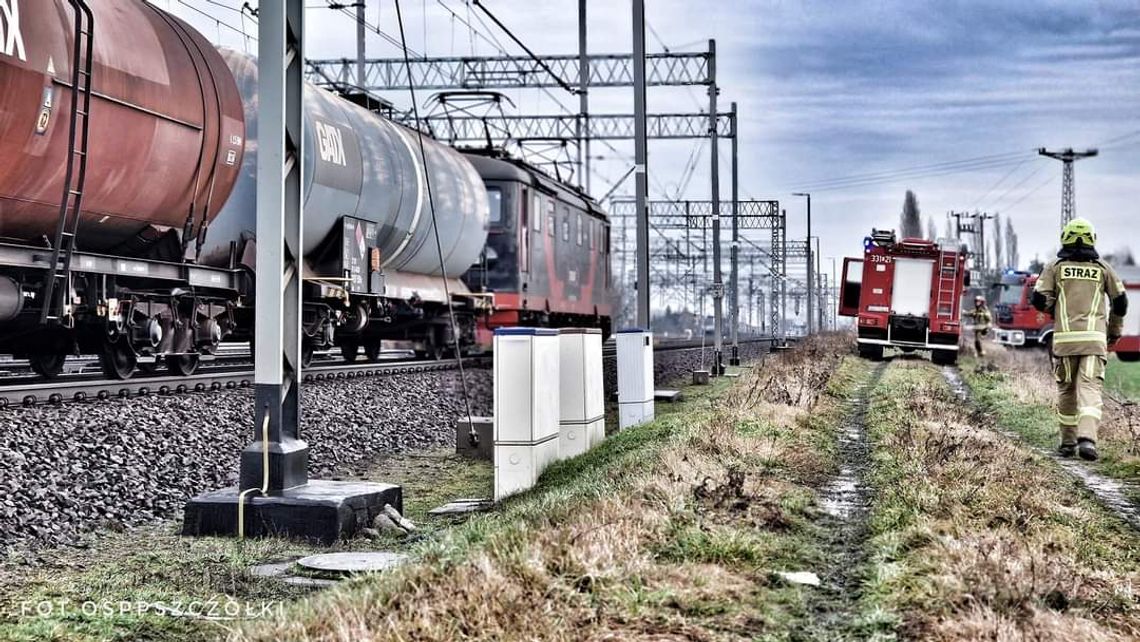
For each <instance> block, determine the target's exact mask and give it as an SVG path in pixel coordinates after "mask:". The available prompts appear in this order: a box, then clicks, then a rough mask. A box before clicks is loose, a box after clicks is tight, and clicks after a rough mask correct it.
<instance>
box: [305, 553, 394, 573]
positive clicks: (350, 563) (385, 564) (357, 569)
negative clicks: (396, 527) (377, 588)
mask: <svg viewBox="0 0 1140 642" xmlns="http://www.w3.org/2000/svg"><path fill="white" fill-rule="evenodd" d="M407 558H408V556H407V555H403V554H400V553H388V552H383V551H380V552H363V553H325V554H322V555H310V556H309V557H304V558H301V559H299V560H297V564H298V565H300V566H301V567H303V568H307V569H309V570H311V571H321V572H324V573H342V574H345V575H347V574H351V573H371V572H375V571H383V570H386V569H389V568H393V567H395V566H399V565H400V564H403V563H404V561H405V560H407Z"/></svg>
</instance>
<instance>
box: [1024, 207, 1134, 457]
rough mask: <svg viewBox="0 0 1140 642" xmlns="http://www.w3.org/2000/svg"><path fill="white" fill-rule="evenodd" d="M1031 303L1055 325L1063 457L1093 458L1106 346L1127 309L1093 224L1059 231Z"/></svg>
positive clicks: (1070, 224)
mask: <svg viewBox="0 0 1140 642" xmlns="http://www.w3.org/2000/svg"><path fill="white" fill-rule="evenodd" d="M1033 307H1035V308H1037V309H1038V310H1039V311H1041V312H1049V313H1051V314H1052V315H1053V318H1054V320H1055V325H1054V330H1053V356H1054V359H1053V375H1054V377H1055V378H1056V380H1057V415H1058V421H1059V423H1060V424H1061V446H1060V448H1059V452H1060V453H1061V455H1062V456H1064V457H1072V456H1073V455H1074V454H1079V455H1080V457H1081V459H1086V460H1088V461H1095V460H1096V458H1097V452H1096V438H1097V427H1098V425H1099V424H1100V420H1101V407H1102V401H1101V389H1102V387H1103V385H1104V369H1105V366H1106V364H1107V363H1108V350H1109V348H1110V347H1112V345H1113V344H1114V343H1116V341H1117V340H1118V339H1120V335H1121V332H1122V330H1123V325H1124V315H1125V313H1126V312H1127V311H1128V297H1127V295H1126V294H1125V290H1124V283H1122V282H1121V280H1120V277H1119V276H1117V275H1116V271H1115V270H1113V269H1112V267H1111V266H1110V265H1108V264H1107V263H1105V262H1104V261H1102V260H1100V255H1099V254H1097V251H1096V231H1095V230H1094V229H1093V226H1092V223H1089V222H1088V221H1086V220H1085V219H1083V218H1075V219H1073V220H1071V221H1069V222H1068V223H1066V224H1065V227H1064V229H1063V230H1062V231H1061V251H1060V252H1058V253H1057V259H1056V260H1055V261H1053V262H1051V263H1050V264H1049V265H1047V266H1046V267H1045V269H1044V270H1043V271H1042V272H1041V277H1040V278H1039V279H1037V286H1036V288H1034V291H1033Z"/></svg>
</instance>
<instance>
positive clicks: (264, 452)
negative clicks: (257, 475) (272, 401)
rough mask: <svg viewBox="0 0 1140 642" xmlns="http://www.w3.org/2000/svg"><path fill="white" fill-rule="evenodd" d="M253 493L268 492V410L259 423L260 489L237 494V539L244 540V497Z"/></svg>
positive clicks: (246, 490)
mask: <svg viewBox="0 0 1140 642" xmlns="http://www.w3.org/2000/svg"><path fill="white" fill-rule="evenodd" d="M254 491H258V492H260V493H261V494H262V495H264V494H266V493H268V492H269V409H268V408H266V409H265V420H264V421H262V422H261V488H247V489H245V490H243V491H241V493H239V494H238V539H245V496H246V495H248V494H249V493H252V492H254Z"/></svg>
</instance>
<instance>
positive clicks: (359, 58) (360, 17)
mask: <svg viewBox="0 0 1140 642" xmlns="http://www.w3.org/2000/svg"><path fill="white" fill-rule="evenodd" d="M365 4H366V3H365V2H364V0H360V1H359V2H357V3H356V84H357V85H359V86H360V90H361V91H364V87H366V86H367V85H368V83H367V79H366V78H365V77H364V58H365V53H366V52H365V49H364V24H365V22H364V10H365V9H366V8H367V7H365Z"/></svg>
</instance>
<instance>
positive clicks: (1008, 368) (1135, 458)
mask: <svg viewBox="0 0 1140 642" xmlns="http://www.w3.org/2000/svg"><path fill="white" fill-rule="evenodd" d="M988 363H989V367H986V368H979V367H978V364H977V362H975V361H973V360H967V361H966V362H965V363H964V364H963V368H962V372H963V376H964V378H965V380H966V382H967V383H968V384H969V386H970V388H971V390H972V391H973V394H974V397H975V399H976V400H977V401H978V402H979V403H981V404H982V406H983V407H984V408H985V409H987V410H988V411H990V412H992V413H994V415H995V416H996V418H997V421H998V423H1000V424H1001V425H1002V426H1003V427H1005V428H1007V429H1009V430H1013V431H1015V432H1017V433H1018V434H1019V435H1021V436H1022V437H1023V438H1024V439H1026V440H1027V441H1028V442H1029V443H1031V444H1033V445H1035V446H1037V447H1039V448H1044V449H1047V450H1052V449H1055V448H1056V447H1057V445H1058V443H1060V433H1059V428H1058V426H1057V416H1056V414H1055V412H1054V403H1055V399H1056V394H1057V393H1056V386H1055V384H1054V383H1053V379H1052V375H1051V374H1050V373H1049V371H1048V369H1047V365H1046V364H1045V363H1043V362H1042V361H1041V360H1039V359H1033V360H1030V359H1028V358H1027V357H1026V356H1025V354H1024V353H1023V352H1020V351H1012V350H1006V351H1002V350H1000V349H999V350H996V351H993V352H992V353H990V356H989V357H988ZM1133 366H1134V364H1121V363H1119V362H1118V361H1117V360H1116V359H1110V360H1109V373H1110V374H1109V375H1108V376H1106V381H1105V385H1106V389H1107V390H1108V391H1112V390H1113V388H1112V379H1111V377H1112V374H1111V373H1112V372H1116V373H1117V374H1118V375H1119V373H1121V372H1122V371H1123V370H1122V369H1123V368H1133ZM1114 368H1115V370H1114ZM1097 450H1098V451H1099V453H1100V461H1099V462H1097V463H1096V464H1091V465H1092V466H1093V467H1094V468H1095V469H1096V470H1097V471H1098V472H1100V473H1101V474H1104V475H1106V476H1109V477H1114V478H1116V479H1121V480H1128V481H1136V480H1137V479H1140V407H1138V406H1136V405H1133V404H1132V402H1131V401H1125V402H1124V403H1120V402H1118V401H1116V400H1115V399H1113V398H1112V397H1111V396H1107V395H1106V399H1105V407H1104V419H1103V420H1102V421H1101V426H1100V431H1099V434H1098V437H1097Z"/></svg>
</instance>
